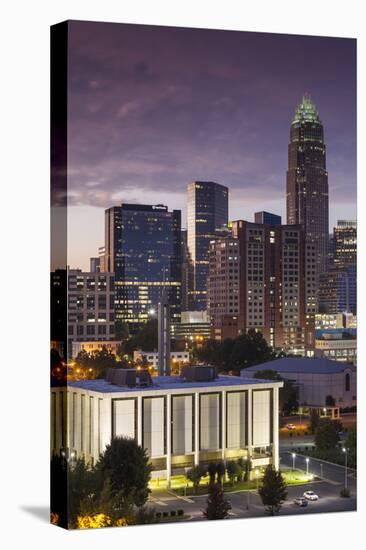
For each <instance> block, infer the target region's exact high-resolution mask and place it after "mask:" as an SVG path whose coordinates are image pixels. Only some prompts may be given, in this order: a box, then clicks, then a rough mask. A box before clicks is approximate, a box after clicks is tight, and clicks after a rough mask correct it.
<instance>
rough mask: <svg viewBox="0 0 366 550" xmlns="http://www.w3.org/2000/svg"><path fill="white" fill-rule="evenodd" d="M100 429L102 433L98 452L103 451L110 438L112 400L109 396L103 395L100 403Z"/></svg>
mask: <svg viewBox="0 0 366 550" xmlns="http://www.w3.org/2000/svg"><path fill="white" fill-rule="evenodd" d="M100 430H101V435H102V438H101V442H100V443H101V445H100V447H101V448H100V452H101V453H103V452H104V451H105V448H106V446H107V445H109V444H110V442H111V438H112V400H111V398H110V397H105V398H104V399H103V400H102V401H101V403H100Z"/></svg>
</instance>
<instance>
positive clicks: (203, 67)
mask: <svg viewBox="0 0 366 550" xmlns="http://www.w3.org/2000/svg"><path fill="white" fill-rule="evenodd" d="M305 92H308V93H309V94H310V95H311V97H312V99H313V100H314V102H315V103H316V105H317V107H318V110H319V114H320V118H321V120H322V122H323V124H324V131H325V142H326V145H327V169H328V172H329V195H330V229H331V228H332V227H333V225H334V224H335V222H336V220H337V219H355V217H356V42H355V41H354V40H350V39H337V38H319V37H306V36H290V35H279V34H278V35H275V34H262V33H249V32H237V31H236V32H229V31H212V30H198V29H182V28H169V27H153V26H140V25H122V24H108V23H84V22H71V23H70V34H69V121H68V125H69V149H68V155H69V167H68V174H69V205H70V208H69V245H68V246H69V249H68V263H69V265H70V266H72V267H80V268H82V269H84V270H88V269H89V257H90V256H96V255H97V249H98V246H101V245H103V244H104V209H105V208H108V207H110V206H114V205H118V204H120V203H121V202H137V203H145V204H158V203H163V204H166V205H168V206H169V208H170V209H172V208H178V209H181V210H182V213H183V226H185V217H186V187H187V184H188V183H189V182H190V181H193V180H195V179H201V180H212V181H217V182H218V183H221V184H223V185H226V186H228V187H229V189H230V199H229V217H230V219H231V220H234V219H239V218H240V219H247V220H249V221H253V220H254V217H253V216H254V212H255V211H259V210H268V211H270V212H274V213H277V214H281V215H282V216H283V222H286V216H285V208H286V169H287V146H288V140H289V130H290V124H291V120H292V117H293V114H294V111H295V108H296V106H297V104H298V103H299V101H300V100H301V97H302V95H303V94H304V93H305Z"/></svg>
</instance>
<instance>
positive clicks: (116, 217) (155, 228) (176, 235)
mask: <svg viewBox="0 0 366 550" xmlns="http://www.w3.org/2000/svg"><path fill="white" fill-rule="evenodd" d="M105 264H106V270H107V271H112V272H114V273H115V314H116V319H119V320H121V321H124V322H126V323H128V325H129V328H130V330H131V331H132V332H133V331H135V330H137V329H138V328H140V327H141V325H142V324H143V323H145V322H146V321H147V320H148V319H149V310H150V309H152V308H153V309H155V310H156V309H157V306H158V303H159V301H160V299H161V297H162V295H163V291H164V290H165V291H166V297H167V301H168V303H169V305H170V309H171V320H172V322H179V319H180V309H181V212H180V210H173V211H172V212H169V211H168V207H167V206H163V205H160V204H159V205H156V206H152V205H144V204H122V205H121V206H114V207H112V208H109V209H108V210H106V212H105Z"/></svg>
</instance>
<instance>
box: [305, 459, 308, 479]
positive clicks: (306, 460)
mask: <svg viewBox="0 0 366 550" xmlns="http://www.w3.org/2000/svg"><path fill="white" fill-rule="evenodd" d="M305 462H306V475H307V476H308V475H309V457H306V458H305Z"/></svg>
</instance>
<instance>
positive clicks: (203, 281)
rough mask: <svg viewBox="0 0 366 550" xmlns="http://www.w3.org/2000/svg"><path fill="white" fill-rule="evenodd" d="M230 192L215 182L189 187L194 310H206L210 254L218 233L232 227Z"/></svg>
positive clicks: (200, 183) (205, 182)
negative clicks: (226, 227) (221, 229)
mask: <svg viewBox="0 0 366 550" xmlns="http://www.w3.org/2000/svg"><path fill="white" fill-rule="evenodd" d="M228 197H229V190H228V188H227V187H225V186H224V185H220V184H219V183H215V182H212V181H193V182H192V183H190V184H189V185H188V205H187V230H188V250H189V253H190V257H191V260H192V265H193V289H192V291H191V293H190V296H191V301H190V304H189V309H190V310H201V311H202V310H206V308H207V280H208V269H209V268H208V264H209V261H208V251H209V245H210V241H211V240H212V239H213V238H215V235H216V231H217V230H218V229H219V228H221V227H222V226H225V225H227V223H228Z"/></svg>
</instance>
